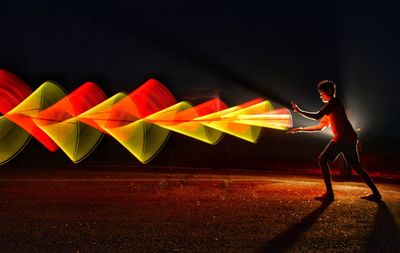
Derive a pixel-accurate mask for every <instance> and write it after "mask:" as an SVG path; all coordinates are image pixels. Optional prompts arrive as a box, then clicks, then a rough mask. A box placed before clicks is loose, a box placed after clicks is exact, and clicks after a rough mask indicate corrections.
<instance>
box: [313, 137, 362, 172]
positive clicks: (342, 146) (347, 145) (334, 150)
mask: <svg viewBox="0 0 400 253" xmlns="http://www.w3.org/2000/svg"><path fill="white" fill-rule="evenodd" d="M340 153H343V156H344V158H345V160H346V164H347V165H348V166H351V167H354V166H356V165H359V164H360V157H359V156H358V150H357V142H334V141H331V142H329V144H328V145H327V146H326V147H325V149H324V151H322V153H321V154H320V156H319V160H323V161H327V162H333V161H335V160H336V158H337V157H338V156H339V155H340Z"/></svg>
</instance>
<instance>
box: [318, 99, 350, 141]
mask: <svg viewBox="0 0 400 253" xmlns="http://www.w3.org/2000/svg"><path fill="white" fill-rule="evenodd" d="M318 115H319V116H320V117H322V116H324V115H326V116H327V117H328V120H329V124H330V126H331V129H332V132H333V135H334V137H333V139H332V141H333V142H355V141H357V139H358V137H357V134H356V132H355V131H354V129H353V127H352V125H351V124H350V121H349V119H348V118H347V115H346V111H345V110H344V107H343V104H342V102H341V101H340V100H339V99H337V98H332V99H330V100H329V102H328V103H327V104H326V105H325V106H324V107H322V108H321V110H320V111H319V112H318ZM324 118H325V117H324Z"/></svg>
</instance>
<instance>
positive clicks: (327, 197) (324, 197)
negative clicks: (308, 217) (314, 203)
mask: <svg viewBox="0 0 400 253" xmlns="http://www.w3.org/2000/svg"><path fill="white" fill-rule="evenodd" d="M314 199H315V200H319V201H333V200H334V199H335V197H334V196H333V194H328V193H325V194H322V195H320V196H317V197H314Z"/></svg>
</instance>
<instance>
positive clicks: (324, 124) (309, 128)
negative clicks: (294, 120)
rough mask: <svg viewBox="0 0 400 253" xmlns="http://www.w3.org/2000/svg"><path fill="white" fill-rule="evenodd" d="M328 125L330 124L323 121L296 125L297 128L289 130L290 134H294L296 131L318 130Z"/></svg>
mask: <svg viewBox="0 0 400 253" xmlns="http://www.w3.org/2000/svg"><path fill="white" fill-rule="evenodd" d="M327 126H328V125H327V123H326V122H322V121H321V122H320V123H319V124H318V125H315V126H308V127H296V128H292V129H289V130H288V131H287V132H288V133H289V134H294V133H298V132H317V131H322V130H324V129H325V128H326V127H327Z"/></svg>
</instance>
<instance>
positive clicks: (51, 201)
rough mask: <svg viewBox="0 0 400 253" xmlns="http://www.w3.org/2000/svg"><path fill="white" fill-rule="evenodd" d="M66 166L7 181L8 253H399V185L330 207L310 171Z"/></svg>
mask: <svg viewBox="0 0 400 253" xmlns="http://www.w3.org/2000/svg"><path fill="white" fill-rule="evenodd" d="M60 171H61V172H60ZM60 171H58V172H57V173H55V172H53V173H50V174H49V173H46V172H43V173H40V172H37V171H36V172H27V171H22V172H21V171H19V172H18V173H15V174H13V173H12V172H7V173H5V174H4V175H3V177H2V178H1V179H0V224H1V229H0V252H366V251H367V252H400V235H399V234H400V232H399V224H400V185H399V184H398V183H397V184H396V183H393V182H392V183H388V182H380V183H378V187H379V188H380V190H381V191H382V195H383V198H384V202H381V203H375V202H370V201H365V200H361V199H360V198H359V197H360V196H362V195H365V194H368V193H369V192H368V189H367V188H366V186H365V185H364V184H362V183H360V182H334V190H335V193H336V200H335V201H334V202H332V203H321V202H318V201H314V200H313V196H315V195H318V194H320V193H321V192H322V191H323V189H324V187H323V183H322V180H321V179H319V178H315V177H308V176H307V177H305V176H295V177H293V176H284V175H274V174H268V173H264V174H260V173H255V174H254V175H252V173H248V172H247V173H243V174H240V173H235V174H234V175H231V174H229V173H213V172H212V171H211V172H210V171H208V172H207V173H201V174H197V173H193V172H190V173H136V172H99V173H97V172H91V173H84V172H79V171H76V172H65V173H64V172H62V170H60Z"/></svg>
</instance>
